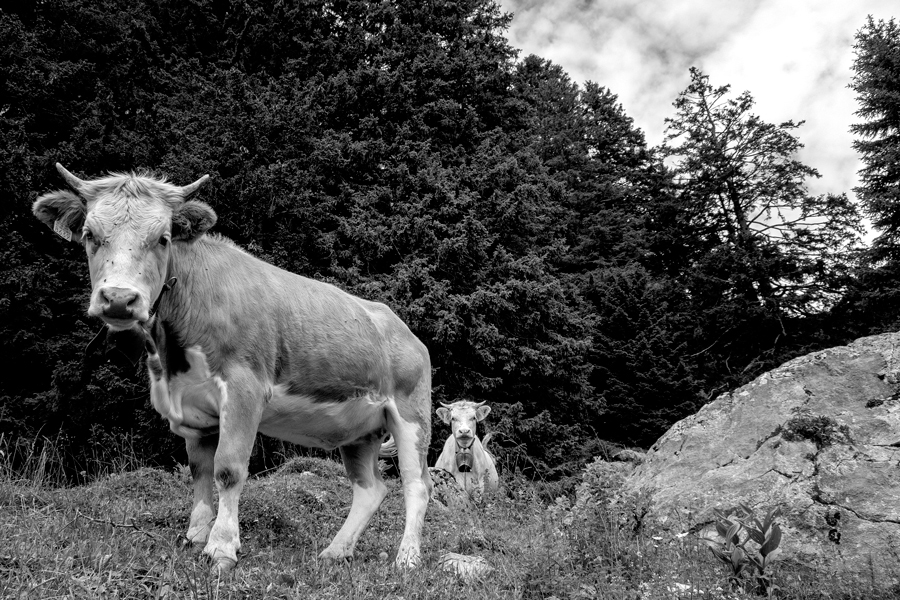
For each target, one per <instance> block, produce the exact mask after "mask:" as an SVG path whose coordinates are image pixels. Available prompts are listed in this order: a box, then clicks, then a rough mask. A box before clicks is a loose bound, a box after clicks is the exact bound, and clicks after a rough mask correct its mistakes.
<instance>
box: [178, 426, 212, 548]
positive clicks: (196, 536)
mask: <svg viewBox="0 0 900 600" xmlns="http://www.w3.org/2000/svg"><path fill="white" fill-rule="evenodd" d="M218 442H219V436H218V435H208V436H205V437H198V438H193V439H188V440H185V445H186V446H187V455H188V464H189V465H190V467H191V478H192V480H193V486H194V507H193V508H192V509H191V522H190V525H188V531H187V539H188V541H189V542H190V543H191V544H193V545H194V546H196V547H201V548H202V547H203V545H204V544H206V541H207V540H208V539H209V532H210V530H211V529H212V525H213V521H214V520H215V519H216V513H215V511H214V510H213V465H214V459H215V456H216V445H217V444H218Z"/></svg>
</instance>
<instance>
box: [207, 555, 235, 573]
mask: <svg viewBox="0 0 900 600" xmlns="http://www.w3.org/2000/svg"><path fill="white" fill-rule="evenodd" d="M236 565H237V561H236V560H233V559H231V558H225V557H224V556H220V557H219V558H217V559H215V560H214V561H213V565H212V568H211V569H210V571H212V573H213V574H215V575H224V574H226V573H229V572H230V571H232V570H234V567H235V566H236Z"/></svg>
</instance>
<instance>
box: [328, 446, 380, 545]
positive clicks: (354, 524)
mask: <svg viewBox="0 0 900 600" xmlns="http://www.w3.org/2000/svg"><path fill="white" fill-rule="evenodd" d="M380 447H381V436H380V435H371V436H367V437H365V438H363V439H362V440H359V441H358V442H355V443H353V444H349V445H347V446H343V447H342V448H341V457H342V458H343V459H344V467H345V468H346V469H347V477H349V478H350V483H351V485H352V486H353V503H352V504H351V506H350V514H349V515H347V520H346V521H344V525H343V526H342V527H341V529H340V531H338V532H337V535H336V536H334V539H333V540H332V541H331V544H329V545H328V547H327V548H325V550H323V551H322V553H321V554H319V558H325V559H339V558H349V557H352V556H353V549H354V548H355V547H356V542H357V540H359V536H360V535H361V534H362V532H363V530H364V529H365V528H366V525H368V524H369V520H370V519H371V518H372V515H374V514H375V511H377V510H378V507H379V506H381V502H382V501H383V500H384V497H385V496H386V495H387V486H385V485H384V481H382V479H381V471H380V470H379V469H378V450H379V448H380Z"/></svg>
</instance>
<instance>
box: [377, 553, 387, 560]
mask: <svg viewBox="0 0 900 600" xmlns="http://www.w3.org/2000/svg"><path fill="white" fill-rule="evenodd" d="M387 559H388V553H387V552H380V553H379V554H378V560H387Z"/></svg>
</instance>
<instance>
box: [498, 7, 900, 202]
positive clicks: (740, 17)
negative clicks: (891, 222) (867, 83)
mask: <svg viewBox="0 0 900 600" xmlns="http://www.w3.org/2000/svg"><path fill="white" fill-rule="evenodd" d="M500 5H501V6H502V7H503V9H504V10H506V11H509V12H512V13H514V15H515V16H514V18H513V21H512V25H511V27H510V31H509V32H508V37H509V40H510V43H511V44H512V46H514V47H516V48H519V49H521V50H522V55H523V56H524V55H527V54H537V55H538V56H541V57H542V58H546V59H549V60H551V61H553V62H554V63H557V64H559V65H560V66H562V67H563V68H564V69H565V70H566V72H567V73H568V74H569V76H570V77H571V78H572V79H573V80H574V81H576V82H578V83H582V84H583V83H584V82H586V81H593V82H596V83H598V84H600V85H603V86H606V87H607V88H609V89H610V90H611V91H612V92H613V93H615V94H617V95H618V96H619V100H620V101H621V102H622V105H623V106H624V107H625V111H626V113H627V114H628V115H629V116H631V117H632V118H633V119H634V120H635V123H636V124H637V126H638V127H640V128H641V129H643V130H644V132H645V133H646V135H647V141H648V143H650V144H658V143H660V142H661V141H662V139H663V132H664V128H665V124H664V119H665V118H666V117H667V116H671V114H672V112H673V108H672V102H673V101H674V100H675V97H676V96H677V95H678V93H679V92H680V91H682V90H683V89H684V88H685V87H687V85H688V83H689V75H688V68H689V67H691V66H696V67H699V68H700V69H701V70H702V71H703V72H704V73H706V74H707V75H709V76H710V83H711V84H712V85H713V86H720V85H726V84H730V85H731V89H732V91H733V92H734V93H735V94H738V93H740V92H742V91H744V90H749V91H750V93H751V94H752V95H753V97H754V99H755V100H756V107H755V109H754V112H756V113H757V114H758V115H760V116H761V117H762V118H763V119H765V120H767V121H770V122H773V123H778V122H782V121H787V120H794V121H801V120H805V121H806V124H805V125H804V126H803V127H801V128H800V129H799V130H797V135H798V136H799V138H800V140H801V141H802V142H803V143H804V144H805V146H806V147H805V148H804V150H803V151H802V153H801V155H800V157H799V158H800V160H802V161H803V162H804V163H806V164H807V165H809V166H812V167H814V168H816V169H818V171H819V172H820V173H821V174H822V178H821V179H819V180H816V181H810V182H809V189H810V191H811V192H812V193H816V194H819V193H825V192H831V193H841V192H847V193H850V190H851V189H852V188H853V186H854V185H856V184H857V177H856V171H857V170H858V169H859V167H860V163H859V160H858V157H857V156H856V154H855V152H854V151H853V149H852V146H851V144H852V141H853V137H852V136H851V134H850V132H849V128H850V125H851V124H852V123H854V122H856V121H857V120H858V119H857V117H855V116H854V115H853V112H854V111H855V110H856V102H855V98H854V93H853V91H852V90H850V89H849V88H848V87H847V85H848V84H849V83H850V79H851V77H852V71H851V66H852V63H853V36H854V33H855V32H856V31H857V30H858V29H859V28H860V27H862V26H863V24H864V23H865V19H866V15H869V14H871V15H872V16H873V17H874V18H875V19H889V18H891V17H892V16H900V7H898V6H897V4H896V0H854V1H852V2H847V1H846V0H791V1H790V2H787V1H784V0H732V1H729V2H722V1H720V0H552V1H551V0H547V1H544V2H542V1H539V0H500ZM892 11H893V12H892Z"/></svg>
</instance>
